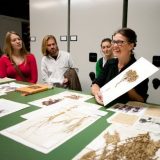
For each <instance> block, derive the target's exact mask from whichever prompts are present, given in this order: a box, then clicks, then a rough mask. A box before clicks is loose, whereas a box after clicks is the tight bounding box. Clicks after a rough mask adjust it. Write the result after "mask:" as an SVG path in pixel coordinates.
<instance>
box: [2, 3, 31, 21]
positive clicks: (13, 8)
mask: <svg viewBox="0 0 160 160" xmlns="http://www.w3.org/2000/svg"><path fill="white" fill-rule="evenodd" d="M0 15H5V16H10V17H15V18H22V19H26V20H29V0H11V1H7V0H1V2H0Z"/></svg>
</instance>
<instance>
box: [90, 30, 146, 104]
mask: <svg viewBox="0 0 160 160" xmlns="http://www.w3.org/2000/svg"><path fill="white" fill-rule="evenodd" d="M136 42H137V35H136V33H135V32H134V31H133V30H132V29H130V28H122V29H119V30H117V31H116V32H115V33H114V34H113V37H112V51H113V54H114V57H116V58H113V59H110V60H108V61H107V63H106V64H105V66H104V69H103V72H102V74H101V75H100V76H99V77H98V78H96V79H95V80H94V81H93V84H92V87H91V91H92V94H93V95H94V96H95V99H96V101H97V102H98V103H99V104H103V98H102V95H101V93H100V87H102V86H104V85H105V84H106V83H108V82H109V81H110V80H112V79H113V78H114V77H116V76H117V75H118V74H120V73H121V72H122V71H124V70H125V69H126V68H128V67H129V66H130V65H131V64H133V63H134V62H135V61H136V59H135V57H134V54H133V50H134V47H136ZM128 74H135V75H136V73H128ZM132 77H134V78H136V76H132ZM130 80H131V79H130ZM147 91H148V79H146V80H144V81H143V82H141V83H140V84H138V85H137V86H136V87H134V88H133V89H131V90H130V91H128V92H127V93H125V94H123V95H122V96H120V97H119V98H117V99H116V102H127V101H129V100H132V101H139V102H145V101H146V99H147V97H148V94H147ZM106 96H107V95H106Z"/></svg>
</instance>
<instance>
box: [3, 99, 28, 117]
mask: <svg viewBox="0 0 160 160" xmlns="http://www.w3.org/2000/svg"><path fill="white" fill-rule="evenodd" d="M26 107H29V105H27V104H23V103H18V102H13V101H10V100H7V99H3V98H1V99H0V117H2V116H5V115H8V114H10V113H13V112H16V111H18V110H21V109H23V108H26Z"/></svg>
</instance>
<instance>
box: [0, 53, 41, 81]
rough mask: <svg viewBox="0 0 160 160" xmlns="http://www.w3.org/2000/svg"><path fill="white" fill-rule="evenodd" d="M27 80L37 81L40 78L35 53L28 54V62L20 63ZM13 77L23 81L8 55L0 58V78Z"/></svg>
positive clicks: (20, 68)
mask: <svg viewBox="0 0 160 160" xmlns="http://www.w3.org/2000/svg"><path fill="white" fill-rule="evenodd" d="M18 68H19V70H21V72H22V74H23V76H24V77H25V79H26V80H27V82H31V83H36V82H37V79H38V71H37V63H36V59H35V57H34V55H33V54H27V56H26V62H23V63H22V64H20V65H18ZM4 77H8V78H13V79H16V80H17V81H23V79H22V77H21V76H20V75H19V74H18V73H17V71H16V69H15V67H14V65H13V63H12V62H11V60H10V59H9V57H7V56H6V55H3V56H2V57H1V58H0V78H4Z"/></svg>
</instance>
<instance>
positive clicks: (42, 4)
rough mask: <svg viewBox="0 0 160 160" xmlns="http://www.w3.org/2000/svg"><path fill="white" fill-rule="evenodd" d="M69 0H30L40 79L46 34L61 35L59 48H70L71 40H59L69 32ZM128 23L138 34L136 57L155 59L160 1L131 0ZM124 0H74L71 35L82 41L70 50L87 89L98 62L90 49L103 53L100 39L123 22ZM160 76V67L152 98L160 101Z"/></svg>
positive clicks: (72, 43) (72, 2)
mask: <svg viewBox="0 0 160 160" xmlns="http://www.w3.org/2000/svg"><path fill="white" fill-rule="evenodd" d="M67 2H68V1H67V0H45V1H44V0H30V28H31V36H33V37H34V36H35V37H36V41H35V42H31V51H32V52H33V53H34V54H35V55H36V58H37V61H38V70H39V81H40V82H41V75H40V61H41V58H42V55H41V41H42V38H43V37H44V36H45V35H46V34H53V35H55V36H56V37H57V40H58V44H59V48H60V49H62V50H67V42H61V41H59V38H60V36H61V35H66V34H67ZM128 5H129V6H128V27H131V28H133V29H134V30H135V31H136V33H137V35H138V45H137V47H136V49H135V52H136V57H137V58H139V57H141V56H143V57H144V58H147V59H148V60H149V61H150V62H152V56H153V55H160V50H159V36H160V22H159V15H160V9H159V8H160V1H159V0H154V1H151V0H130V1H128ZM122 10H123V0H71V35H77V36H78V41H74V42H71V47H70V51H71V54H72V56H73V59H74V61H75V63H76V65H77V67H78V68H79V77H80V81H81V84H82V88H83V90H84V91H86V92H89V91H90V85H91V80H90V78H89V72H90V71H95V63H93V62H92V63H91V62H89V52H97V53H98V58H99V57H100V56H101V55H100V53H99V51H100V42H101V40H102V39H103V38H104V37H111V35H112V34H113V32H114V31H115V30H117V29H118V28H120V27H121V26H122ZM155 77H157V78H159V77H160V71H158V72H157V73H156V74H154V75H153V76H152V77H150V83H149V95H150V96H149V99H148V102H152V103H159V104H160V98H159V95H160V88H158V89H157V90H154V89H153V87H152V80H153V78H155Z"/></svg>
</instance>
